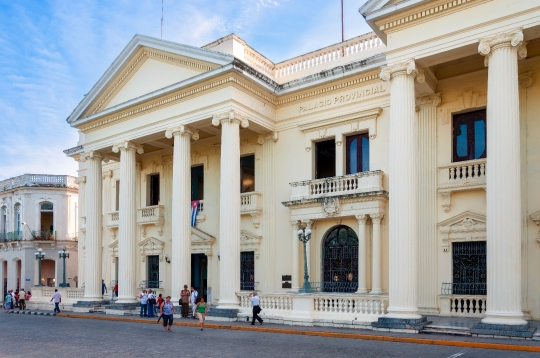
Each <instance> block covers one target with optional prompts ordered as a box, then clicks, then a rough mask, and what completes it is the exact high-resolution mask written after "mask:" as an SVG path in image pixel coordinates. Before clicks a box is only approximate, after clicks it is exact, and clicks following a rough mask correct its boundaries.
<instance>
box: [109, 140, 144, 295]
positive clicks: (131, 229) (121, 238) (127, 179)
mask: <svg viewBox="0 0 540 358" xmlns="http://www.w3.org/2000/svg"><path fill="white" fill-rule="evenodd" d="M112 149H113V152H115V153H118V152H120V193H119V208H118V261H119V263H120V265H119V267H118V300H117V303H119V304H120V303H133V302H136V297H135V293H136V289H137V285H136V282H135V280H136V275H135V268H136V266H135V260H136V259H137V256H136V251H135V247H136V245H137V241H138V240H137V202H136V200H135V197H136V196H135V194H136V192H137V190H136V183H137V176H136V162H135V155H136V153H139V154H143V153H144V151H143V148H142V147H141V146H140V145H138V144H136V143H133V142H130V141H124V142H120V143H118V144H115V145H114V146H113V148H112Z"/></svg>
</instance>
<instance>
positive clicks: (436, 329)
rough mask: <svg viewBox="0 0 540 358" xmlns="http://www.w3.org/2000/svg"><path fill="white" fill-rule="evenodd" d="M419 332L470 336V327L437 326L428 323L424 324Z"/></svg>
mask: <svg viewBox="0 0 540 358" xmlns="http://www.w3.org/2000/svg"><path fill="white" fill-rule="evenodd" d="M420 333H428V334H448V335H452V336H471V329H470V328H469V327H455V326H437V325H433V324H428V325H426V326H424V328H423V329H422V330H421V331H420Z"/></svg>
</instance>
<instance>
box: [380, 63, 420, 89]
mask: <svg viewBox="0 0 540 358" xmlns="http://www.w3.org/2000/svg"><path fill="white" fill-rule="evenodd" d="M401 75H412V76H413V78H416V81H417V82H418V83H424V82H425V80H426V77H425V75H424V70H422V69H420V68H417V67H416V62H415V61H414V58H411V59H409V60H407V61H404V62H398V63H395V64H392V65H388V66H384V67H382V68H381V74H380V77H381V80H383V81H390V80H391V79H392V78H393V77H395V76H401Z"/></svg>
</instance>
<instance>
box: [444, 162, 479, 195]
mask: <svg viewBox="0 0 540 358" xmlns="http://www.w3.org/2000/svg"><path fill="white" fill-rule="evenodd" d="M485 185H486V159H485V158H484V159H477V160H469V161H465V162H458V163H452V164H448V165H443V166H441V167H439V189H447V188H454V187H456V188H457V187H459V188H463V189H470V188H471V187H485Z"/></svg>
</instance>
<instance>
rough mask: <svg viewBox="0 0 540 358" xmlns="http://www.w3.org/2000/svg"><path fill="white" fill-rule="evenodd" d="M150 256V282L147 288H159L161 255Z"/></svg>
mask: <svg viewBox="0 0 540 358" xmlns="http://www.w3.org/2000/svg"><path fill="white" fill-rule="evenodd" d="M147 258H148V282H147V284H146V288H159V256H157V255H152V256H147Z"/></svg>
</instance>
